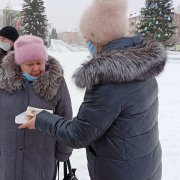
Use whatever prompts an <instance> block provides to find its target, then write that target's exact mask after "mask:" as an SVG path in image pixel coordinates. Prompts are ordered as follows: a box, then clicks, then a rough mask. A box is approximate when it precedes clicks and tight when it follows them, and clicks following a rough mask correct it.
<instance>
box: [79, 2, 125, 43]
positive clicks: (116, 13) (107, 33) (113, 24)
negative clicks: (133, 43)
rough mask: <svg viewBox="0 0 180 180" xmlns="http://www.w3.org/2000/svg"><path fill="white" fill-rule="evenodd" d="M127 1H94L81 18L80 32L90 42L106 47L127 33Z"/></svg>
mask: <svg viewBox="0 0 180 180" xmlns="http://www.w3.org/2000/svg"><path fill="white" fill-rule="evenodd" d="M127 20H128V19H127V0H94V1H93V2H92V4H91V5H90V6H89V7H88V8H87V9H86V11H85V12H84V14H83V15H82V17H81V21H80V31H81V33H82V35H83V36H84V37H85V38H86V39H87V40H90V41H93V42H95V43H98V44H100V45H105V44H107V43H108V42H110V41H112V40H115V39H118V38H121V37H123V36H125V35H126V33H127Z"/></svg>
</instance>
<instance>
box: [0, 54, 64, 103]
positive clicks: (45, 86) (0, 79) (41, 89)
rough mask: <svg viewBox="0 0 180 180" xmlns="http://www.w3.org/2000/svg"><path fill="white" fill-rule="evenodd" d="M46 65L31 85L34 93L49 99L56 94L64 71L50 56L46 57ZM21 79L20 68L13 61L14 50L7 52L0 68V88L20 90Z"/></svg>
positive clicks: (11, 91) (13, 90) (10, 90)
mask: <svg viewBox="0 0 180 180" xmlns="http://www.w3.org/2000/svg"><path fill="white" fill-rule="evenodd" d="M47 67H48V69H47V71H46V72H45V73H44V74H43V75H42V76H40V77H39V78H38V79H37V80H36V81H34V82H33V83H32V85H33V89H34V91H35V93H36V94H38V95H39V96H40V97H43V98H45V99H46V100H47V101H49V100H52V99H53V98H54V97H55V96H56V94H57V92H58V89H59V86H60V82H61V80H62V79H63V74H64V73H63V69H62V67H61V65H60V64H59V62H58V61H57V60H55V59H54V58H53V57H51V56H49V57H48V61H47ZM23 81H24V78H23V75H22V71H21V68H20V66H19V65H17V64H15V61H14V51H12V52H9V53H8V54H7V55H6V56H5V57H4V59H3V61H2V64H1V68H0V89H3V90H5V91H7V92H9V93H13V92H16V91H20V90H21V89H22V87H23Z"/></svg>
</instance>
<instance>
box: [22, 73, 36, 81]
mask: <svg viewBox="0 0 180 180" xmlns="http://www.w3.org/2000/svg"><path fill="white" fill-rule="evenodd" d="M23 76H24V78H25V79H26V80H28V81H30V82H33V81H35V80H37V77H34V76H31V75H30V74H28V73H26V72H24V73H23Z"/></svg>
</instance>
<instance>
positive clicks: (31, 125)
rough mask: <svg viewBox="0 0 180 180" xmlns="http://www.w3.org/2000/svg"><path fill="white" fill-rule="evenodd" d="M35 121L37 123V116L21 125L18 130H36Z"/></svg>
mask: <svg viewBox="0 0 180 180" xmlns="http://www.w3.org/2000/svg"><path fill="white" fill-rule="evenodd" d="M35 121H36V116H34V117H32V118H31V119H29V120H28V121H27V122H25V123H24V124H22V125H20V126H19V127H18V128H19V129H24V128H28V129H36V128H35Z"/></svg>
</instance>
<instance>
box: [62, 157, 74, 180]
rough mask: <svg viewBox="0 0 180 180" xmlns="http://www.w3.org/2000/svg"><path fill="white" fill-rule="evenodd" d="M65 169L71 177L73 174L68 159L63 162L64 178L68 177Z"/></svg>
mask: <svg viewBox="0 0 180 180" xmlns="http://www.w3.org/2000/svg"><path fill="white" fill-rule="evenodd" d="M67 169H68V172H69V174H70V176H71V177H73V172H72V169H71V163H70V160H69V159H68V160H67V161H65V162H64V178H65V177H66V176H67V175H68V172H67Z"/></svg>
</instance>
